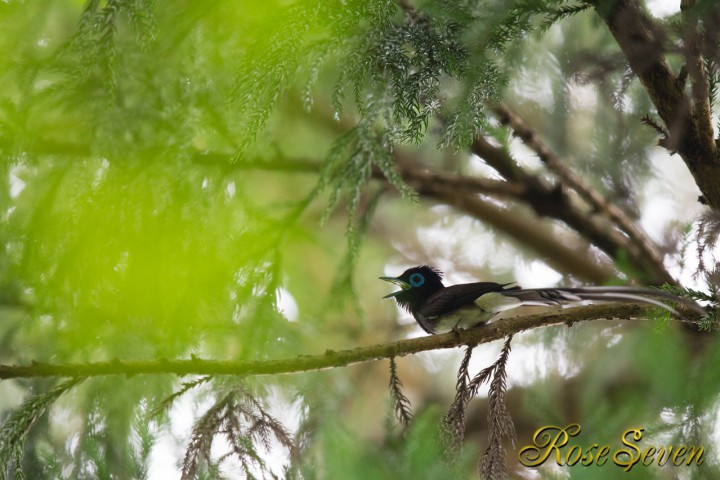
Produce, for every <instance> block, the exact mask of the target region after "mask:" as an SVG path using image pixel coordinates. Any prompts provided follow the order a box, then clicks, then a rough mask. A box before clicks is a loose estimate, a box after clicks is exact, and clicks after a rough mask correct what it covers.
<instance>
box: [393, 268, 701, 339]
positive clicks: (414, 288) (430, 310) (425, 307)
mask: <svg viewBox="0 0 720 480" xmlns="http://www.w3.org/2000/svg"><path fill="white" fill-rule="evenodd" d="M442 278H443V274H442V272H441V271H440V270H438V269H436V268H434V267H432V266H429V265H421V266H418V267H412V268H409V269H407V270H405V271H404V272H403V273H402V275H400V276H398V277H380V280H384V281H386V282H390V283H392V284H395V285H397V286H399V287H400V290H398V291H396V292H392V293H390V294H389V295H385V297H383V298H395V300H396V301H397V303H398V305H399V306H400V307H402V308H403V309H405V310H406V311H407V312H409V313H410V314H411V315H412V316H413V317H414V318H415V321H416V322H417V323H418V324H419V325H420V327H422V329H423V330H425V331H426V332H427V333H429V334H440V333H447V332H450V331H458V330H465V329H468V328H473V327H476V326H478V325H481V324H483V323H486V322H487V321H489V320H491V319H492V318H493V317H495V316H496V315H497V314H498V313H500V312H502V311H505V310H509V309H512V308H516V307H519V306H521V305H531V306H552V305H566V304H571V303H575V302H582V301H595V302H624V303H644V304H648V305H653V306H656V307H660V308H663V309H665V310H668V311H669V312H670V313H672V314H673V315H677V316H681V315H680V314H679V313H678V312H677V311H676V310H675V309H674V308H672V307H670V306H669V305H666V304H664V303H662V302H660V301H658V300H655V299H653V298H648V297H659V298H664V299H666V300H670V301H673V302H677V303H680V304H682V305H684V306H685V307H687V308H688V309H690V310H692V311H694V312H696V313H698V314H700V315H702V316H704V315H707V312H706V311H705V310H704V309H703V308H702V307H701V306H699V305H698V304H696V303H695V302H693V301H690V300H687V299H684V298H682V297H678V296H676V295H672V294H670V293H667V292H663V291H661V290H651V289H648V288H635V287H571V288H520V287H519V286H518V285H517V284H516V283H495V282H473V283H462V284H459V285H451V286H448V287H446V286H445V285H443V282H442Z"/></svg>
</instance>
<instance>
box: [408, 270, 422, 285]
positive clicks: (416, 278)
mask: <svg viewBox="0 0 720 480" xmlns="http://www.w3.org/2000/svg"><path fill="white" fill-rule="evenodd" d="M423 283H425V277H423V275H422V273H413V274H412V275H410V285H412V286H413V287H419V286H420V285H422V284H423Z"/></svg>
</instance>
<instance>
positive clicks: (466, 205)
mask: <svg viewBox="0 0 720 480" xmlns="http://www.w3.org/2000/svg"><path fill="white" fill-rule="evenodd" d="M416 188H417V189H418V193H420V194H421V195H424V196H427V197H431V198H435V199H436V200H438V201H440V202H443V203H446V204H448V205H451V206H453V207H455V208H457V209H458V210H460V211H463V212H465V213H467V214H469V215H471V216H473V217H474V218H477V219H479V220H482V221H484V222H486V223H488V224H489V225H492V226H493V227H494V228H496V229H497V230H498V231H500V232H503V233H504V234H506V235H508V236H509V237H510V238H512V239H514V240H515V241H517V242H518V243H519V244H521V245H523V246H525V247H527V248H528V249H530V250H532V251H534V252H535V253H537V254H538V256H539V257H540V258H542V259H543V260H544V261H546V262H547V263H548V265H550V266H551V267H553V268H555V269H556V270H558V271H559V272H563V273H567V274H571V275H574V276H576V277H578V278H582V279H585V280H588V281H590V282H592V283H597V284H602V283H605V282H607V281H608V280H610V279H612V278H614V277H615V276H616V271H615V269H614V268H612V265H611V264H609V263H603V262H601V261H598V260H596V259H595V257H596V256H595V255H594V254H593V253H592V252H591V251H590V246H589V244H587V243H586V242H585V240H584V239H581V238H579V237H578V238H576V242H572V241H569V242H568V241H566V242H562V241H561V240H560V239H559V238H558V235H557V233H555V232H552V231H549V230H548V229H544V228H542V226H541V225H540V224H539V223H538V222H537V221H533V220H532V219H530V218H528V215H526V214H524V212H519V211H518V210H517V209H507V208H501V207H499V206H497V205H495V204H494V203H492V202H490V201H487V200H485V199H483V198H481V197H479V196H478V195H474V194H469V193H467V192H463V191H461V190H458V189H455V188H453V187H452V186H450V185H446V186H439V185H435V184H433V183H432V182H428V183H425V184H422V185H416ZM573 243H575V245H573ZM478 248H482V246H480V247H478Z"/></svg>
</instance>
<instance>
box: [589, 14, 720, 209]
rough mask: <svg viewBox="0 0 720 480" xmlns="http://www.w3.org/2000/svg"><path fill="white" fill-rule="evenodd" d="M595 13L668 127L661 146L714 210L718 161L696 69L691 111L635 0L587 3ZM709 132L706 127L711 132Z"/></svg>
mask: <svg viewBox="0 0 720 480" xmlns="http://www.w3.org/2000/svg"><path fill="white" fill-rule="evenodd" d="M591 3H592V4H594V5H595V9H596V11H597V13H598V14H599V15H600V17H602V18H603V20H604V21H605V23H606V24H607V26H608V28H609V29H610V32H611V33H612V35H613V36H614V37H615V41H617V43H618V45H619V46H620V48H621V50H622V51H623V53H624V54H625V57H626V58H627V59H628V62H629V64H630V68H631V69H632V70H633V72H634V73H635V75H637V76H638V78H639V79H640V82H641V83H642V84H643V86H644V87H645V90H646V91H647V92H648V95H649V96H650V99H651V100H652V102H653V104H654V105H655V108H657V110H658V113H659V114H660V117H661V118H662V119H663V121H664V122H665V125H667V127H668V132H669V134H670V135H669V139H668V140H669V141H668V142H667V144H665V143H664V144H663V146H666V148H668V149H669V150H671V151H675V150H677V151H678V152H679V153H680V155H681V156H682V158H683V160H684V161H685V164H686V165H687V166H688V168H689V170H690V172H691V173H692V175H693V178H694V179H695V183H696V184H697V186H698V187H699V188H700V191H701V192H702V194H703V197H704V199H705V202H706V203H707V204H708V205H709V206H710V207H711V208H713V209H716V210H718V209H720V182H718V181H717V178H719V177H720V159H719V158H718V156H717V150H716V146H715V142H714V141H713V139H712V135H710V136H708V124H707V112H705V107H704V105H706V100H705V99H706V97H707V96H708V91H707V88H704V87H703V85H702V83H703V82H702V74H701V72H702V69H701V68H700V66H698V65H697V62H695V61H692V62H691V65H690V69H691V70H694V73H693V75H694V76H695V80H694V81H693V85H694V86H693V93H694V95H695V97H696V98H694V104H695V107H696V108H695V111H694V112H693V105H692V104H691V101H690V99H689V98H688V97H687V95H686V94H685V92H684V90H683V82H680V81H678V78H676V77H675V75H674V74H673V72H672V70H671V69H670V66H669V65H668V63H667V60H666V59H665V57H664V46H663V43H664V42H665V34H664V32H663V31H662V29H661V28H660V27H659V26H658V25H657V24H656V23H655V22H654V21H653V20H652V19H651V18H650V17H649V16H648V15H647V13H646V12H645V11H644V9H643V8H642V7H641V5H640V4H639V3H638V1H637V0H615V1H600V0H593V1H592V2H591ZM711 127H712V126H710V128H711Z"/></svg>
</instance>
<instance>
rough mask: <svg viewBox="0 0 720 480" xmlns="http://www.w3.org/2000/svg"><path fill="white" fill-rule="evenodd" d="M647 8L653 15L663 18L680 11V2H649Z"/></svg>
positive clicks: (650, 0)
mask: <svg viewBox="0 0 720 480" xmlns="http://www.w3.org/2000/svg"><path fill="white" fill-rule="evenodd" d="M647 7H648V10H650V12H651V13H652V14H653V15H655V16H656V17H658V18H663V17H667V16H670V15H673V14H675V13H678V12H679V11H680V0H648V2H647Z"/></svg>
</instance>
